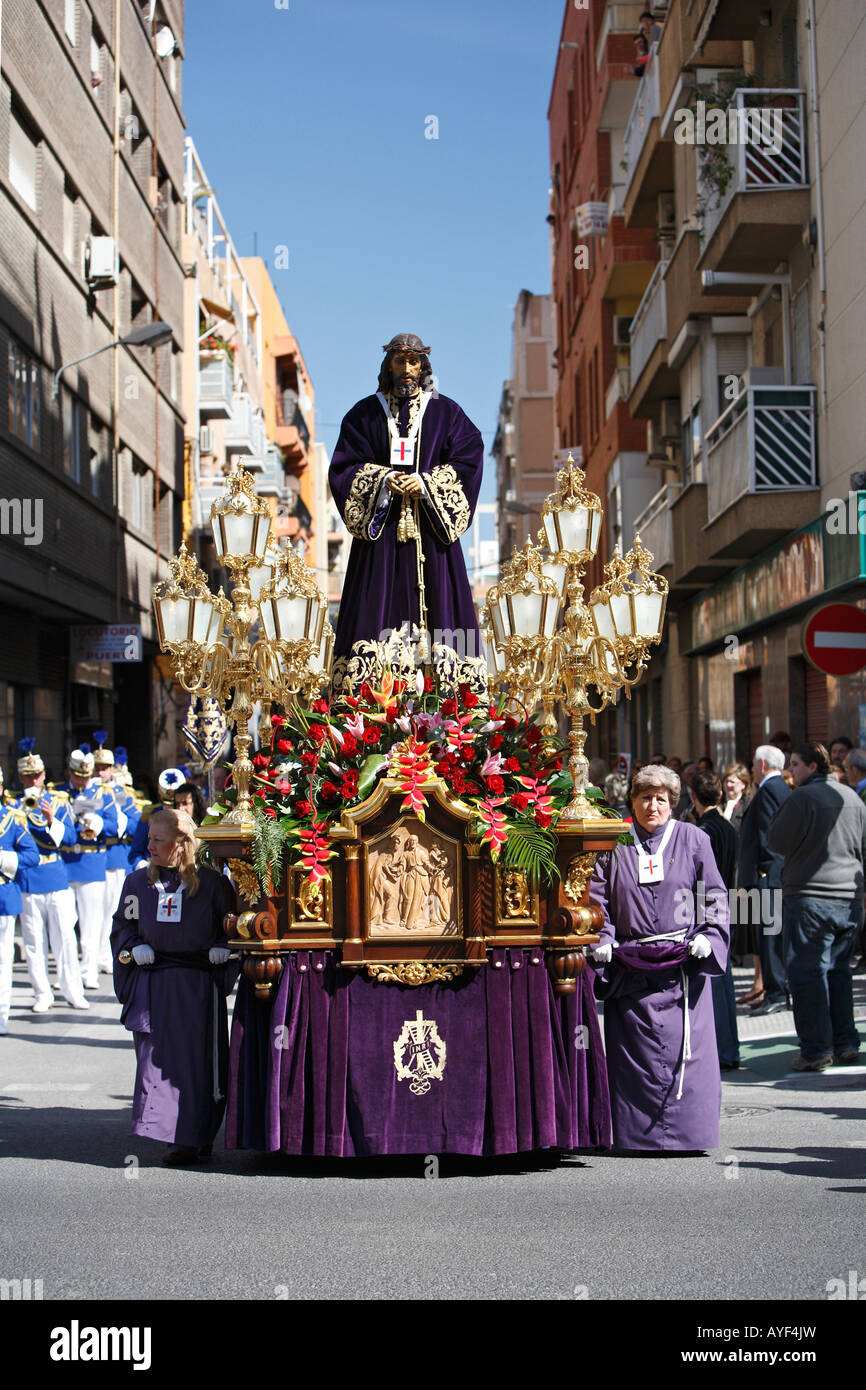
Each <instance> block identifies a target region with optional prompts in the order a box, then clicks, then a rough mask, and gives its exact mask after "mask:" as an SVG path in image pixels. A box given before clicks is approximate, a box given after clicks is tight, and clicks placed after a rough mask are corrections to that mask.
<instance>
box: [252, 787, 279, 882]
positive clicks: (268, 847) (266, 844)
mask: <svg viewBox="0 0 866 1390" xmlns="http://www.w3.org/2000/svg"><path fill="white" fill-rule="evenodd" d="M253 820H254V821H255V831H254V833H253V845H252V858H253V868H254V869H255V871H256V873H257V875H258V879H259V884H260V886H261V890H262V893H263V895H264V896H265V897H269V896H270V895H271V894H273V893H276V892H278V890H279V887H280V880H281V878H282V876H283V845H284V844H285V840H286V831H285V827H284V826H283V825H282V824H281V823H280V821H279V820H276V819H274V820H272V819H271V817H270V816H266V815H265V813H264V811H263V810H262V809H261V807H259V806H254V807H253Z"/></svg>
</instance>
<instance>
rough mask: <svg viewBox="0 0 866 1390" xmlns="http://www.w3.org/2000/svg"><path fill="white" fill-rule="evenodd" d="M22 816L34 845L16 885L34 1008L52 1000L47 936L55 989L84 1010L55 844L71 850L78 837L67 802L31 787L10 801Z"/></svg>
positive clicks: (69, 896) (71, 909)
mask: <svg viewBox="0 0 866 1390" xmlns="http://www.w3.org/2000/svg"><path fill="white" fill-rule="evenodd" d="M14 804H15V807H16V809H17V811H18V812H19V813H20V814H21V815H22V816H23V817H24V818H25V821H26V825H27V829H28V830H29V832H30V834H31V835H32V837H33V840H34V842H35V844H36V848H37V849H38V850H39V863H38V864H37V865H36V867H35V868H22V869H20V870H19V875H18V878H19V882H20V885H21V894H22V905H21V940H22V942H23V944H24V956H25V959H26V961H27V968H28V970H29V972H30V980H31V983H32V985H33V991H34V993H35V995H36V1003H35V1005H34V1012H36V1013H44V1012H45V1011H46V1009H49V1008H51V1006H52V1004H53V1003H54V994H53V992H52V989H51V985H50V983H49V978H48V960H47V950H46V935H47V938H48V941H49V942H50V945H51V951H52V954H53V956H54V964H55V967H56V971H57V988H58V989H59V990H60V992H61V994H62V995H63V997H64V999H65V1000H66V1001H67V1003H68V1004H71V1005H72V1007H73V1008H74V1009H87V1008H89V1007H90V1005H89V1004H88V1003H87V1000H86V999H85V998H84V991H83V989H82V984H81V970H80V968H79V965H78V941H77V940H76V936H75V923H76V921H77V919H78V911H77V908H76V906H75V895H74V894H73V892H72V889H71V888H70V886H69V873H68V870H67V868H66V864H65V863H64V861H63V856H62V855H61V853H60V847H61V846H65V847H66V848H67V849H70V848H71V847H72V846H73V845H75V844H77V842H78V832H77V830H76V829H75V823H74V821H73V819H72V813H71V811H70V808H69V801H68V798H67V797H66V796H65V795H62V794H61V793H59V792H57V791H45V789H44V788H42V787H39V788H37V787H32V788H31V789H30V790H29V791H26V792H25V793H24V795H23V797H20V798H19V799H18V800H17V801H16V802H15V803H14Z"/></svg>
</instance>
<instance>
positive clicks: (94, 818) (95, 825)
mask: <svg viewBox="0 0 866 1390" xmlns="http://www.w3.org/2000/svg"><path fill="white" fill-rule="evenodd" d="M84 824H85V826H86V827H87V829H88V830H92V831H93V833H94V835H101V834H102V827H103V825H104V824H105V821H104V820H103V819H102V816H98V815H97V814H96V812H95V811H88V812H87V814H86V815H85V817H84Z"/></svg>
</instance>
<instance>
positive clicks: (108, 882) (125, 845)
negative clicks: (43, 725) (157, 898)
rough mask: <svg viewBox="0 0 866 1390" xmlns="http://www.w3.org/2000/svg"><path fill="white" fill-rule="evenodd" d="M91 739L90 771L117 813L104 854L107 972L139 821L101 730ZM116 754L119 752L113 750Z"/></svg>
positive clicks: (103, 964) (102, 950)
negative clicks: (113, 929) (93, 745)
mask: <svg viewBox="0 0 866 1390" xmlns="http://www.w3.org/2000/svg"><path fill="white" fill-rule="evenodd" d="M93 737H94V738H95V740H96V743H97V747H96V749H95V750H94V753H93V763H94V771H95V773H96V776H97V777H98V779H99V781H100V782H101V783H102V785H103V787H107V788H108V789H109V790H110V791H111V794H112V796H113V797H114V804H115V807H116V809H117V835H112V836H109V839H108V842H107V843H108V854H107V856H106V867H105V919H104V922H103V926H102V937H101V939H100V942H99V968H100V970H104V971H107V972H110V971H111V969H112V965H111V945H110V941H111V918H112V916H113V915H114V909H115V908H116V907H117V899H118V898H119V897H120V890H121V888H122V887H123V880H124V879H125V878H126V875H127V874H128V873H129V868H130V865H129V852H130V849H131V847H132V840H133V836H134V834H135V832H136V830H137V829H138V824H139V821H140V820H141V811H140V810H139V809H138V807H137V806H136V804H135V800H134V798H133V796H132V794H131V792H130V791H129V789H128V788H127V786H126V785H125V783H124V782H122V781H120V780H119V778H118V776H117V770H116V765H115V755H114V753H113V752H112V751H111V749H110V748H106V747H104V744H105V740H106V738H107V737H108V735H107V734H106V733H105V732H104V730H102V729H97V730H96V732H95V733H94V735H93ZM117 751H118V753H120V752H121V749H118V750H117ZM122 752H123V763H124V766H125V765H126V749H125V748H124V749H123V750H122Z"/></svg>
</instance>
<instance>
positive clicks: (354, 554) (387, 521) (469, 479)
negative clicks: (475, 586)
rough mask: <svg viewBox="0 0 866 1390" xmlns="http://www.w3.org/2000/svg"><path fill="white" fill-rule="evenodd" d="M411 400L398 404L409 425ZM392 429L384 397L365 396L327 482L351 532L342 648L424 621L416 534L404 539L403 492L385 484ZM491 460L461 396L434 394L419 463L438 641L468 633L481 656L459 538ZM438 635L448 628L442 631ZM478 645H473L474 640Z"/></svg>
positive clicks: (428, 587)
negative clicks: (401, 530) (486, 463)
mask: <svg viewBox="0 0 866 1390" xmlns="http://www.w3.org/2000/svg"><path fill="white" fill-rule="evenodd" d="M407 415H408V406H407V405H406V404H404V405H403V407H402V408H401V410H400V417H399V428H400V433H401V435H404V436H405V435H406V433H407ZM390 448H391V445H390V436H389V433H388V423H387V420H386V417H385V412H384V410H383V409H382V405H381V403H380V401H379V400H378V398H377V397H376V396H365V398H364V399H363V400H362V401H359V402H358V404H357V405H356V406H353V408H352V409H351V410H350V411H349V413H348V415H346V417H345V418H344V420H343V423H342V427H341V429H340V437H339V439H338V440H337V446H336V448H335V450H334V455H333V458H332V459H331V467H330V471H329V473H328V480H329V482H330V485H331V492H332V494H333V497H334V501H335V502H336V504H337V507H338V509H339V512H340V515H341V517H342V518H343V521H344V522H345V524H346V528H347V529H348V531H349V532H350V534H351V535H352V537H353V540H352V549H351V552H350V554H349V564H348V568H347V570H346V580H345V583H344V585H343V595H342V599H341V601H340V614H339V618H338V622H337V633H336V638H335V643H334V653H335V655H336V656H342V655H345V654H347V653H348V652H349V651H350V650H351V648H352V644H353V643H354V642H358V641H361V640H362V639H366V640H373V641H378V640H380V634H381V633H383V632H384V631H385V630H387V629H391V628H398V627H400V625H401V624H402V623H404V622H406V621H409V622H412V623H416V624H417V623H418V622H419V603H418V563H417V547H416V543H415V541H402V542H398V540H397V524H398V521H399V519H400V510H401V506H402V500H401V498H399V497H395V496H393V495H392V494H391V493H390V490H389V489H388V488H387V487H386V488H385V490H384V491H383V490H382V480H383V479H384V477H385V475H386V474H387V473H388V472H390V471H391V464H390ZM483 464H484V445H483V442H482V439H481V435H480V433H479V432H478V430H477V429H476V427H475V425H473V424H472V421H471V420H470V419H468V417H467V416H466V415H465V414H464V413H463V411H462V410H461V409H460V406H459V405H457V403H456V401H452V400H450V399H449V398H448V397H447V396H433V397H432V398H431V400H430V401H429V403H428V405H427V409H426V411H425V412H424V418H423V420H422V423H421V432H420V449H419V463H418V471H419V472H420V474H421V477H422V478H423V480H424V483H425V493H424V497H423V498H422V499H421V500H420V502H419V506H418V511H419V523H420V530H421V536H422V549H423V554H424V559H425V564H424V586H425V592H426V604H427V624H428V630H429V632H430V634H431V641H434V642H435V641H444V642H445V643H446V644H447V645H448V646H455V642H453V641H451V640H449V638H448V636H447V633H449V632H456V631H462V632H464V633H469V634H472V635H471V636H469V637H466V638H464V639H463V640H464V641H465V642H466V646H465V648H464V650H465V653H466V655H467V656H480V655H481V648H480V643H479V639H478V622H477V619H476V615H475V606H474V604H473V602H472V590H471V588H470V585H469V578H468V576H467V573H466V563H465V561H464V558H463V551H462V549H461V546H460V539H459V538H460V536H461V535H462V534H463V532H464V531H465V530H466V529H467V527H468V526H469V524H470V522H471V520H472V516H473V513H474V511H475V504H476V502H477V500H478V492H479V489H480V487H481V474H482V469H483ZM437 632H438V633H441V634H446V635H444V636H440V635H437ZM471 643H474V646H470V644H471Z"/></svg>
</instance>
